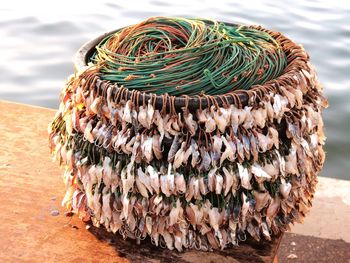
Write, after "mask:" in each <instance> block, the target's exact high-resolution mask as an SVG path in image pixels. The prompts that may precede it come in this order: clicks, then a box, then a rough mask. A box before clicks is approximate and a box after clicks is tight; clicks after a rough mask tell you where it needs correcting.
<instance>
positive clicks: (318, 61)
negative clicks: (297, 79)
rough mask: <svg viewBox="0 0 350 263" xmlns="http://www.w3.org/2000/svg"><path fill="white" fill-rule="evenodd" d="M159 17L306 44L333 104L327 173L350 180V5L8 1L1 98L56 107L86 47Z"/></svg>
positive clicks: (2, 11)
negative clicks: (257, 30) (207, 21)
mask: <svg viewBox="0 0 350 263" xmlns="http://www.w3.org/2000/svg"><path fill="white" fill-rule="evenodd" d="M157 15H165V16H185V17H202V18H212V19H217V20H221V21H227V22H238V23H247V24H260V25H262V26H264V27H266V28H269V29H272V30H277V31H281V32H282V33H284V34H285V35H286V36H287V37H290V38H291V39H293V40H294V41H296V42H298V43H300V44H302V45H304V47H305V49H306V50H307V51H308V52H309V54H310V56H311V60H312V62H313V64H314V65H315V66H316V69H317V72H318V75H319V78H320V80H321V82H322V84H323V86H324V89H325V93H326V96H327V97H328V99H329V102H330V107H329V108H328V109H327V110H326V111H325V112H324V119H325V125H326V134H327V137H328V140H327V145H326V151H327V161H326V165H325V169H324V170H323V172H322V175H323V176H327V177H336V178H344V179H350V174H349V171H350V152H349V150H350V135H349V132H350V104H348V100H350V1H348V0H340V1H339V0H337V1H331V0H329V1H321V0H313V1H293V0H284V1H278V0H275V1H271V0H262V1H258V0H257V1H232V0H231V1H218V0H216V1H206V0H200V1H193V0H192V1H188V0H177V1H172V2H169V1H161V0H153V1H151V0H148V1H132V0H128V1H107V0H103V1H86V0H85V1H84V0H74V1H68V0H60V1H35V0H34V1H20V0H11V1H6V2H3V3H1V4H0V39H1V41H0V57H1V59H0V72H1V73H0V99H6V100H12V101H17V102H23V103H28V104H33V105H39V106H45V107H50V108H57V107H58V94H59V91H60V90H61V89H62V87H63V86H64V82H65V79H66V77H67V76H68V75H69V74H71V73H72V72H73V64H72V61H73V57H74V53H75V51H76V50H77V49H78V48H79V47H80V46H81V45H82V44H83V43H84V42H86V41H88V40H89V39H91V38H94V37H96V36H98V35H100V34H101V33H104V32H107V31H110V30H113V29H116V28H119V27H122V26H126V25H129V24H133V23H137V22H139V21H141V20H143V19H145V18H147V17H149V16H157Z"/></svg>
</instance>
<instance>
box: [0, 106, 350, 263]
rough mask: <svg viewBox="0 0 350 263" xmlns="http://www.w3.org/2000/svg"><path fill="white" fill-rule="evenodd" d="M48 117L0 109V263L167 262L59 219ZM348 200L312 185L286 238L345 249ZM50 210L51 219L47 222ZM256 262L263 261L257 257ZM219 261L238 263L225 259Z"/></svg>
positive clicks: (345, 191) (341, 192) (328, 183)
mask: <svg viewBox="0 0 350 263" xmlns="http://www.w3.org/2000/svg"><path fill="white" fill-rule="evenodd" d="M54 114H55V111H54V110H50V109H45V108H41V107H33V106H28V105H23V104H17V103H12V102H5V101H0V120H1V121H0V131H1V132H0V141H1V144H0V187H1V191H0V215H1V217H0V218H1V224H0V248H1V249H0V262H18V261H28V262H29V261H30V262H33V261H35V262H42V261H50V262H52V261H69V262H72V261H74V262H81V261H85V262H90V261H91V262H94V261H95V262H96V261H100V262H101V261H103V262H107V261H112V260H113V261H118V262H128V261H129V260H133V261H134V260H136V261H138V260H139V261H143V260H144V259H145V258H144V257H143V258H138V259H136V258H132V254H133V253H132V251H133V249H137V250H138V253H141V255H142V253H146V254H147V253H155V254H157V255H158V257H157V260H155V261H169V260H168V259H169V255H170V254H167V253H166V252H163V251H162V250H159V249H157V248H154V247H152V248H141V247H138V246H136V247H135V246H134V245H131V246H130V244H129V245H126V243H122V244H123V245H120V246H119V248H116V247H115V246H111V244H110V242H111V240H109V239H107V240H104V241H103V242H101V241H97V239H96V237H97V238H99V235H96V234H93V231H95V230H93V229H90V230H86V229H85V225H84V224H83V223H82V222H80V220H78V219H77V218H76V217H73V218H68V217H65V216H64V215H63V214H64V212H65V211H64V208H62V207H61V206H60V201H61V199H62V196H63V194H64V184H63V182H62V179H61V171H60V169H59V167H58V164H57V163H53V162H52V161H51V157H50V154H49V148H48V139H47V125H48V123H49V122H50V121H51V120H52V118H53V116H54ZM349 193H350V181H344V180H337V179H330V178H320V179H319V184H318V190H317V193H316V196H315V200H314V207H313V208H312V209H311V212H310V214H309V216H308V217H307V218H306V220H305V224H303V225H296V226H294V227H293V228H292V232H293V233H297V234H302V235H308V236H314V237H320V238H330V239H344V240H345V241H347V242H350V231H349V229H350V195H349ZM53 210H57V211H58V212H59V215H58V216H53V215H52V214H51V212H52V211H53ZM118 242H119V241H118ZM120 242H124V241H122V240H121V241H120ZM125 246H126V247H127V246H128V249H131V250H130V251H129V250H127V249H126V248H125ZM242 246H243V245H242ZM243 247H244V246H243ZM142 249H146V250H145V251H144V252H142ZM139 250H140V251H139ZM147 251H148V252H147ZM249 253H252V252H248V250H247V257H248V254H249ZM125 255H126V256H125ZM261 257H262V259H263V258H264V257H265V259H266V255H264V254H262V256H261ZM219 258H220V261H221V260H223V262H238V261H235V259H233V258H232V257H228V254H227V253H225V252H223V253H221V254H220V255H219ZM219 258H213V254H210V253H209V254H208V253H198V252H196V253H194V252H188V253H185V254H182V255H181V256H179V257H178V258H177V259H181V260H183V261H186V262H188V261H190V262H195V261H201V262H210V261H212V260H214V261H215V260H217V259H219ZM177 259H176V258H175V259H174V260H177ZM247 259H248V258H247ZM214 261H213V262H214ZM239 262H242V261H239ZM263 262H265V261H263ZM295 262H296V261H295ZM298 262H300V261H298Z"/></svg>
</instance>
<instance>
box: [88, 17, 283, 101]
mask: <svg viewBox="0 0 350 263" xmlns="http://www.w3.org/2000/svg"><path fill="white" fill-rule="evenodd" d="M90 62H92V63H93V64H96V65H98V66H99V67H98V68H99V73H100V74H99V75H100V76H101V78H102V79H104V80H108V81H111V82H114V83H117V84H118V85H120V86H124V87H126V88H128V89H130V90H139V91H143V92H151V93H155V94H158V95H159V94H164V93H168V94H169V95H185V94H186V95H196V94H201V93H202V94H203V93H204V94H207V95H217V94H224V93H227V92H230V91H233V90H238V89H241V90H248V89H249V88H250V87H251V86H253V85H255V84H263V83H265V82H266V81H268V80H271V79H274V78H276V77H277V76H279V75H280V74H281V73H282V72H283V70H284V68H285V67H286V65H287V59H286V55H285V53H284V52H283V50H282V48H281V46H280V45H279V43H278V42H277V41H276V40H275V39H274V38H273V37H272V36H270V35H269V34H268V33H266V32H263V31H260V30H257V29H253V28H250V27H247V26H242V25H228V24H224V23H220V22H217V21H211V20H202V19H184V18H165V17H154V18H150V19H148V20H146V21H144V22H141V23H139V24H136V25H133V26H129V27H125V28H123V29H120V30H118V31H117V32H116V33H114V34H111V35H108V36H107V37H106V38H104V39H103V40H102V41H101V42H100V43H99V44H98V45H97V46H96V52H95V53H94V54H93V55H92V57H91V58H90Z"/></svg>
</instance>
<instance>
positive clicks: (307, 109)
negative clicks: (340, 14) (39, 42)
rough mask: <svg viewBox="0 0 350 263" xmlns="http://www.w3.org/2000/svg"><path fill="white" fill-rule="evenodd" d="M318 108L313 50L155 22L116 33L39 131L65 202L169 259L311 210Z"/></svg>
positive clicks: (186, 22)
mask: <svg viewBox="0 0 350 263" xmlns="http://www.w3.org/2000/svg"><path fill="white" fill-rule="evenodd" d="M326 106H327V100H326V99H325V98H324V97H323V95H322V88H321V86H320V84H319V82H318V80H317V77H316V74H315V70H314V68H313V66H312V65H311V64H310V62H309V56H308V55H307V53H306V52H305V50H304V49H303V48H302V47H301V46H300V45H297V44H295V43H293V42H292V41H291V40H289V39H288V38H286V37H285V36H283V35H282V34H281V33H279V32H273V31H270V30H266V29H264V28H262V27H260V26H244V25H232V24H225V23H220V22H216V21H209V20H200V19H183V18H165V17H155V18H150V19H148V20H146V21H144V22H141V23H139V24H136V25H133V26H129V27H125V28H122V29H119V30H117V31H115V32H113V33H111V34H108V35H107V36H106V37H105V38H103V39H102V41H100V42H99V43H98V44H97V45H96V47H95V48H94V49H93V51H92V52H90V53H89V55H88V57H87V65H86V66H85V67H84V68H80V69H79V71H78V72H77V73H76V74H74V75H72V76H71V77H70V78H69V79H68V81H67V84H66V86H65V88H64V89H63V91H62V93H61V104H60V107H59V110H58V112H57V114H56V116H55V118H54V120H53V122H52V123H51V124H50V126H49V134H50V135H49V142H50V148H51V151H52V153H53V154H54V156H55V157H56V158H57V159H58V160H59V162H60V165H62V166H63V167H64V169H65V172H64V181H65V184H66V195H65V197H64V200H63V202H62V203H63V204H64V205H65V206H66V207H67V208H68V209H70V210H71V211H73V212H75V213H77V214H78V215H79V217H80V218H82V219H83V220H84V221H89V220H91V221H92V223H93V224H94V225H95V226H97V227H98V226H100V225H103V226H104V227H105V228H106V229H107V230H108V231H112V232H113V233H117V232H118V233H120V234H121V235H122V236H123V237H124V238H132V239H137V240H138V241H139V242H140V240H143V239H145V238H146V237H150V239H151V242H152V243H153V244H154V245H156V246H161V247H167V248H168V249H174V248H176V249H177V250H178V251H182V250H183V248H196V249H199V250H212V249H224V248H225V247H227V246H230V245H232V244H233V245H237V244H238V242H240V241H244V240H246V238H247V237H248V236H251V237H253V238H254V239H256V240H258V241H259V240H261V239H266V240H271V238H273V236H275V235H278V234H279V233H280V232H283V231H286V230H288V228H289V225H290V224H291V223H295V222H302V221H303V218H304V216H305V214H306V213H307V211H308V210H309V208H310V207H311V200H312V198H313V195H314V191H315V186H316V183H317V174H318V173H319V171H320V169H321V168H322V165H323V163H324V160H325V154H324V151H323V149H322V146H323V145H324V142H325V136H324V133H323V122H322V116H321V111H322V109H323V108H324V107H326Z"/></svg>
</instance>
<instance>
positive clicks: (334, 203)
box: [292, 177, 350, 243]
mask: <svg viewBox="0 0 350 263" xmlns="http://www.w3.org/2000/svg"><path fill="white" fill-rule="evenodd" d="M292 232H293V233H296V234H301V235H309V236H314V237H321V238H330V239H343V240H344V241H346V242H349V243H350V181H345V180H339V179H334V178H325V177H320V178H319V182H318V185H317V190H316V194H315V199H314V201H313V207H312V208H311V210H310V213H309V214H308V216H307V217H306V218H305V222H304V224H297V225H295V226H293V227H292Z"/></svg>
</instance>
